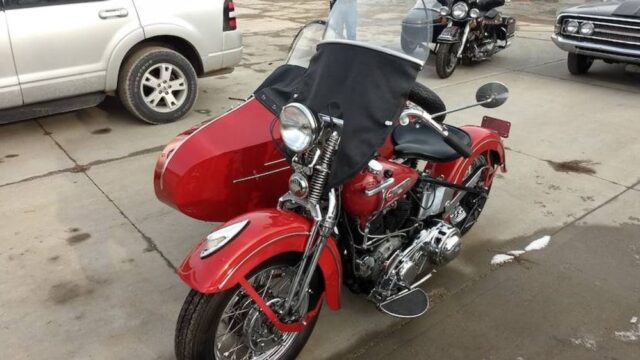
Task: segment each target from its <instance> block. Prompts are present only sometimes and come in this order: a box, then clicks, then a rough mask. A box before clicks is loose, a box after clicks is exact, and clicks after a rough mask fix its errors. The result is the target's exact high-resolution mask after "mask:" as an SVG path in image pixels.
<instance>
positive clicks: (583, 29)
mask: <svg viewBox="0 0 640 360" xmlns="http://www.w3.org/2000/svg"><path fill="white" fill-rule="evenodd" d="M593 30H595V26H593V23H592V22H590V21H587V22H583V23H582V25H580V35H585V36H589V35H591V34H593Z"/></svg>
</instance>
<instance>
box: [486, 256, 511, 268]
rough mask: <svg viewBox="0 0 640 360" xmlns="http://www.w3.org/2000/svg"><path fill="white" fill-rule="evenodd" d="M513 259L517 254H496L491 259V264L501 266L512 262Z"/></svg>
mask: <svg viewBox="0 0 640 360" xmlns="http://www.w3.org/2000/svg"><path fill="white" fill-rule="evenodd" d="M513 259H515V256H512V255H505V254H498V255H496V256H494V257H493V259H491V265H493V266H499V265H502V264H505V263H508V262H512V261H513Z"/></svg>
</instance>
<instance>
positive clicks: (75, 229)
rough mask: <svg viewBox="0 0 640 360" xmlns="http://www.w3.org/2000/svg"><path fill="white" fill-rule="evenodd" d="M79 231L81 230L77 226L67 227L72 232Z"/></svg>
mask: <svg viewBox="0 0 640 360" xmlns="http://www.w3.org/2000/svg"><path fill="white" fill-rule="evenodd" d="M79 231H80V228H77V227H72V228H69V229H67V232H70V233H77V232H79Z"/></svg>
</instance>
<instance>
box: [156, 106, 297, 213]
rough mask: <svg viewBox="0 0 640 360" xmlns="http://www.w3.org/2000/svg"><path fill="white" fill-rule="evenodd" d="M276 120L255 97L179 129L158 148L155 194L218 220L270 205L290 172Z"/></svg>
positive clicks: (284, 187) (186, 210) (185, 209)
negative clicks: (171, 138) (201, 122)
mask: <svg viewBox="0 0 640 360" xmlns="http://www.w3.org/2000/svg"><path fill="white" fill-rule="evenodd" d="M279 131H280V130H279V126H278V123H277V118H276V117H275V116H274V115H273V113H272V112H271V111H269V109H268V108H266V107H265V106H264V105H262V104H261V103H260V102H258V101H257V100H256V99H255V98H251V99H249V100H247V101H246V102H245V103H244V104H242V105H240V106H238V107H236V108H234V109H233V110H231V111H229V112H227V113H226V114H223V115H222V116H220V117H218V118H217V119H214V120H212V121H210V122H206V123H203V124H200V125H197V126H194V127H193V128H191V129H189V130H187V131H185V132H183V133H181V134H180V135H178V136H177V137H176V138H175V139H174V140H173V141H171V142H170V143H169V144H168V145H167V146H166V147H165V149H164V150H163V151H162V154H161V156H160V158H159V159H158V162H157V164H156V169H155V173H154V187H155V192H156V196H157V197H158V199H160V200H161V201H162V202H164V203H166V204H168V205H170V206H172V207H174V208H176V209H177V210H179V211H180V212H182V213H184V214H185V215H188V216H190V217H192V218H195V219H199V220H205V221H216V222H223V221H227V220H229V219H231V218H233V217H235V216H237V215H240V214H243V213H246V212H249V211H253V210H257V209H263V208H273V207H275V206H276V204H277V202H278V198H279V197H280V196H282V194H284V193H286V191H287V187H288V178H289V176H291V169H290V166H289V163H288V162H287V161H286V159H285V157H284V153H283V152H282V150H281V148H280V145H279V144H280V140H279V139H280V133H279Z"/></svg>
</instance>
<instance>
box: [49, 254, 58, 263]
mask: <svg viewBox="0 0 640 360" xmlns="http://www.w3.org/2000/svg"><path fill="white" fill-rule="evenodd" d="M58 260H60V255H55V256H52V257H50V258H48V259H47V261H49V262H56V261H58Z"/></svg>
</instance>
